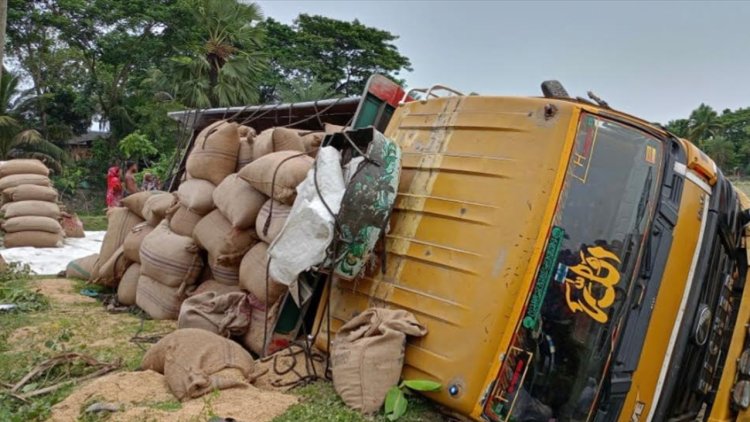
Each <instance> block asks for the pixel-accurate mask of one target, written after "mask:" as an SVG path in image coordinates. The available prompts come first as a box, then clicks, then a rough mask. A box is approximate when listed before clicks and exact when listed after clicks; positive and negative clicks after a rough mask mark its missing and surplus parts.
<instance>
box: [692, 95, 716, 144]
mask: <svg viewBox="0 0 750 422" xmlns="http://www.w3.org/2000/svg"><path fill="white" fill-rule="evenodd" d="M688 129H689V137H690V140H691V141H693V142H695V143H698V144H700V143H701V142H702V141H706V140H709V139H711V138H712V137H714V136H716V135H717V134H718V133H719V130H720V129H721V122H720V121H719V115H718V113H716V110H714V109H713V108H711V107H710V106H708V105H706V104H703V103H701V105H699V106H698V108H696V109H695V110H693V112H692V113H690V118H689V119H688Z"/></svg>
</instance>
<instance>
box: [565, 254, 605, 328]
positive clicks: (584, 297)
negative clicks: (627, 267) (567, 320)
mask: <svg viewBox="0 0 750 422" xmlns="http://www.w3.org/2000/svg"><path fill="white" fill-rule="evenodd" d="M579 256H580V259H581V262H580V263H578V264H576V265H572V266H569V267H562V268H560V269H558V273H557V274H558V276H560V275H562V274H564V283H565V301H566V302H567V303H568V307H569V308H570V310H571V311H573V312H584V313H586V314H587V315H588V316H590V317H591V318H593V319H594V321H596V322H599V323H602V324H603V323H606V322H607V321H608V320H609V316H608V313H607V312H606V311H607V309H608V308H609V307H610V306H612V304H613V303H614V302H615V286H616V285H617V283H619V282H620V272H619V271H618V270H617V267H618V266H619V264H620V258H618V257H617V255H615V254H614V253H613V252H611V251H609V250H607V249H605V248H604V247H603V246H590V247H584V248H583V249H582V250H581V251H580V252H579Z"/></svg>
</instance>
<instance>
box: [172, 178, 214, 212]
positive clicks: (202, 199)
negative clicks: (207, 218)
mask: <svg viewBox="0 0 750 422" xmlns="http://www.w3.org/2000/svg"><path fill="white" fill-rule="evenodd" d="M215 189H216V185H214V184H213V183H211V182H209V181H208V180H202V179H190V180H187V181H185V182H184V183H181V184H180V187H179V188H178V189H177V198H179V200H180V204H182V205H184V206H185V207H187V209H189V210H190V211H192V212H194V213H196V214H200V215H206V214H208V213H210V212H211V211H213V209H214V208H216V207H215V206H214V200H213V193H214V190H215Z"/></svg>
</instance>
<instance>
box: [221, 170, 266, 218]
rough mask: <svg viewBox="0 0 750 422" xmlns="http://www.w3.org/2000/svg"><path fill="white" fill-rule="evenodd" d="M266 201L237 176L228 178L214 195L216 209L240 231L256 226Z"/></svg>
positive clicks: (231, 175)
mask: <svg viewBox="0 0 750 422" xmlns="http://www.w3.org/2000/svg"><path fill="white" fill-rule="evenodd" d="M265 201H266V196H265V195H263V194H262V193H260V192H258V191H257V190H255V189H254V188H253V187H252V186H250V184H249V183H247V182H246V181H244V180H242V179H240V178H239V177H237V175H236V174H230V175H229V176H227V178H226V179H224V181H223V182H221V183H219V186H217V187H216V190H214V193H213V202H214V203H215V204H216V208H218V209H219V211H221V213H222V214H223V215H224V217H226V218H227V220H229V222H230V223H231V224H232V226H233V227H234V228H236V229H239V230H245V229H249V228H250V227H252V226H253V225H254V224H255V217H256V216H257V215H258V211H260V208H261V207H262V206H263V203H264V202H265Z"/></svg>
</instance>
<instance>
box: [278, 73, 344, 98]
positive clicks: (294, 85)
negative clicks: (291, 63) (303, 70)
mask: <svg viewBox="0 0 750 422" xmlns="http://www.w3.org/2000/svg"><path fill="white" fill-rule="evenodd" d="M335 95H336V92H335V91H334V90H333V86H331V84H326V83H323V82H318V81H317V80H315V79H314V78H312V79H307V78H303V77H297V78H292V79H289V80H288V81H286V83H285V84H282V85H281V86H280V87H279V99H280V100H281V102H284V103H298V102H302V101H314V100H320V99H322V98H332V97H334V96H335Z"/></svg>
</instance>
